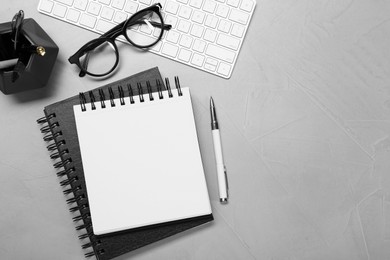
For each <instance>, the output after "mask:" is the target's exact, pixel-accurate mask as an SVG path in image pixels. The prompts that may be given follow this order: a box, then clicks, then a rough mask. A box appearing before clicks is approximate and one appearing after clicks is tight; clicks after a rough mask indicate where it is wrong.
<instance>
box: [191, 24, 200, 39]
mask: <svg viewBox="0 0 390 260" xmlns="http://www.w3.org/2000/svg"><path fill="white" fill-rule="evenodd" d="M202 34H203V27H202V26H200V25H197V24H194V25H193V26H192V29H191V35H193V36H196V37H199V38H200V37H202Z"/></svg>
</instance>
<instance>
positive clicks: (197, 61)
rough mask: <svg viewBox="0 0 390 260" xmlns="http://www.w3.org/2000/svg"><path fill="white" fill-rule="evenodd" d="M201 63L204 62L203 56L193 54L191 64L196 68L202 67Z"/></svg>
mask: <svg viewBox="0 0 390 260" xmlns="http://www.w3.org/2000/svg"><path fill="white" fill-rule="evenodd" d="M203 62H204V56H203V55H200V54H198V53H194V55H193V56H192V60H191V63H192V64H194V65H196V66H199V67H202V66H203Z"/></svg>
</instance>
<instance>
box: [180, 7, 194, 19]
mask: <svg viewBox="0 0 390 260" xmlns="http://www.w3.org/2000/svg"><path fill="white" fill-rule="evenodd" d="M191 13H192V9H191V8H190V7H188V6H185V5H183V6H182V7H181V8H180V11H179V16H180V17H182V18H184V19H190V17H191Z"/></svg>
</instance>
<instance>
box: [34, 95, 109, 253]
mask: <svg viewBox="0 0 390 260" xmlns="http://www.w3.org/2000/svg"><path fill="white" fill-rule="evenodd" d="M91 93H92V92H90V93H89V97H90V99H91V103H94V102H95V98H94V96H93V94H91ZM103 95H104V94H103ZM79 99H80V105H81V108H82V110H84V111H86V109H87V108H86V98H85V94H84V93H80V94H79ZM104 99H105V98H104V96H103V99H102V98H101V102H102V103H103V104H104ZM91 108H92V109H93V106H92V105H91ZM55 119H56V115H55V114H54V113H53V114H49V115H46V116H45V117H41V118H39V119H38V120H37V123H38V124H40V125H43V126H42V127H41V129H40V130H41V132H42V133H43V134H45V136H44V137H43V139H44V140H45V141H46V142H51V143H50V144H49V145H48V146H47V150H48V151H49V152H51V155H50V158H51V159H53V160H59V161H58V162H55V163H54V164H53V166H54V168H56V169H59V170H60V169H62V170H61V171H58V172H57V176H58V177H61V178H65V179H64V180H61V181H60V185H61V186H62V187H64V191H63V193H64V195H66V196H69V195H70V194H73V197H72V198H69V199H67V200H66V203H67V204H69V205H70V209H69V211H70V212H73V213H76V212H79V214H77V216H75V217H73V221H74V222H75V223H76V222H80V221H82V224H80V225H78V226H76V230H78V231H80V230H85V231H86V232H85V233H84V234H82V235H79V239H80V240H84V239H86V238H89V242H87V243H85V244H83V245H82V248H83V249H87V248H91V247H93V250H92V251H90V252H87V253H86V254H85V257H87V258H89V257H92V256H99V255H101V254H104V252H105V251H104V249H102V248H101V241H100V240H98V239H97V238H96V237H95V235H94V234H93V231H92V222H91V216H90V212H89V205H88V199H87V196H86V194H85V191H84V190H83V188H82V186H81V185H80V183H79V178H78V176H77V175H75V172H76V169H75V167H74V165H73V162H72V158H71V157H70V153H69V149H68V148H67V146H66V141H65V140H64V139H62V131H61V130H60V124H59V123H58V122H57V121H56V120H55Z"/></svg>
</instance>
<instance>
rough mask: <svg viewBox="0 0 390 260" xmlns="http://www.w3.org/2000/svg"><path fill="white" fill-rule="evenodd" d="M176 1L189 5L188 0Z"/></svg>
mask: <svg viewBox="0 0 390 260" xmlns="http://www.w3.org/2000/svg"><path fill="white" fill-rule="evenodd" d="M176 1H178V2H179V3H182V4H185V5H186V4H187V3H188V0H176Z"/></svg>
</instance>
